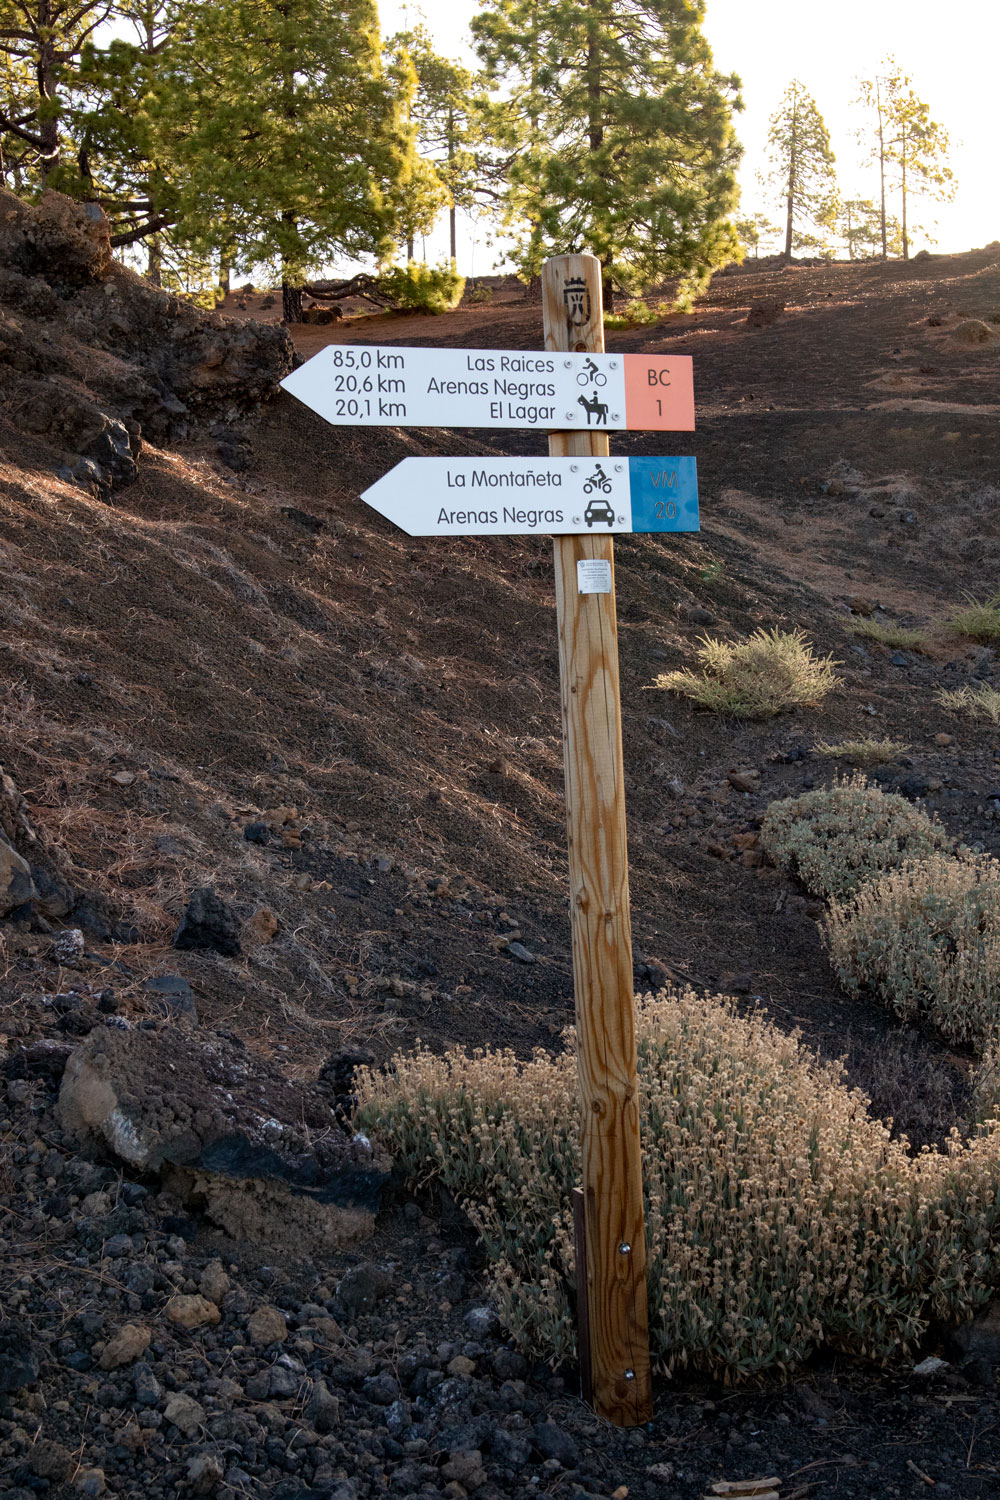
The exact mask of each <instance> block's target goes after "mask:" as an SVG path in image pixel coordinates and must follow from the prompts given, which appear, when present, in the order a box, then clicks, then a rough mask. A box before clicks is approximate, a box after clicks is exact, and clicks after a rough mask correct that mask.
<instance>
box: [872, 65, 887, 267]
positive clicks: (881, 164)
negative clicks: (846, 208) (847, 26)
mask: <svg viewBox="0 0 1000 1500" xmlns="http://www.w3.org/2000/svg"><path fill="white" fill-rule="evenodd" d="M875 87H876V90H877V93H876V98H877V100H878V176H879V186H880V189H881V194H882V201H881V207H880V210H879V212H880V216H881V225H882V259H883V260H888V259H889V244H888V240H887V237H886V230H885V126H884V124H883V123H882V85H881V83H880V82H879V81H878V80H876V84H875Z"/></svg>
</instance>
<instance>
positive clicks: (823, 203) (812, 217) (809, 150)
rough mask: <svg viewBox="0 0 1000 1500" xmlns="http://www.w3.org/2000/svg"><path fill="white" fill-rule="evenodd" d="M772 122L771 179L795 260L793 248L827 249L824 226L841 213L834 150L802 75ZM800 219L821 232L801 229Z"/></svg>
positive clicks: (788, 249) (787, 251)
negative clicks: (778, 197) (780, 201)
mask: <svg viewBox="0 0 1000 1500" xmlns="http://www.w3.org/2000/svg"><path fill="white" fill-rule="evenodd" d="M770 126H771V128H770V131H769V132H768V137H767V144H768V147H769V160H770V163H771V173H770V180H771V183H772V184H773V186H774V187H775V189H776V190H777V191H778V192H779V193H780V195H781V197H782V198H783V199H784V205H785V259H786V260H790V259H791V256H792V250H793V249H796V250H805V249H810V250H811V249H822V248H823V247H824V245H825V243H826V242H825V237H824V231H827V230H829V229H832V227H833V224H834V221H835V218H836V213H837V178H836V173H835V170H834V155H833V151H832V149H831V147H830V135H829V132H828V131H827V128H826V126H825V124H824V123H823V117H822V115H821V114H820V112H819V110H818V109H817V108H816V101H815V100H814V99H813V98H812V96H811V94H809V93H808V92H807V91H806V89H805V87H804V86H803V85H802V84H801V83H800V82H799V80H798V79H797V78H795V79H793V80H792V82H791V83H790V84H789V85H788V87H787V89H786V90H785V93H784V96H783V98H782V100H781V103H780V104H779V106H778V108H777V110H776V112H775V113H774V114H773V115H772V116H771V121H770ZM796 224H798V225H800V226H802V225H806V224H811V225H812V226H813V229H814V230H818V231H819V234H810V233H808V232H807V231H806V230H805V229H804V228H801V227H800V228H796Z"/></svg>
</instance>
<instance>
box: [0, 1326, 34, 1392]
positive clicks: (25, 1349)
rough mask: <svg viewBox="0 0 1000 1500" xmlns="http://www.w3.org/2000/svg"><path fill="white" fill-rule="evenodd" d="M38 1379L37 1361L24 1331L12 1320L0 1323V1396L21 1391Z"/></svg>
mask: <svg viewBox="0 0 1000 1500" xmlns="http://www.w3.org/2000/svg"><path fill="white" fill-rule="evenodd" d="M37 1379H38V1360H37V1359H36V1357H35V1354H34V1351H33V1349H32V1347H31V1340H30V1339H29V1337H28V1334H27V1331H26V1329H24V1328H23V1327H22V1326H21V1324H20V1323H16V1322H15V1321H14V1319H13V1318H7V1319H5V1320H4V1321H3V1322H2V1323H0V1395H4V1396H8V1395H10V1394H11V1393H12V1392H13V1391H23V1390H24V1388H25V1386H28V1385H34V1383H35V1381H36V1380H37Z"/></svg>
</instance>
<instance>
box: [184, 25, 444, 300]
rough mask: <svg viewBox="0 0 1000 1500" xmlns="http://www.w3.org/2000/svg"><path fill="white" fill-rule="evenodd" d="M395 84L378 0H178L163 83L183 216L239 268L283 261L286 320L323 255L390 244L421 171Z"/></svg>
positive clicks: (371, 251)
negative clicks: (386, 63)
mask: <svg viewBox="0 0 1000 1500" xmlns="http://www.w3.org/2000/svg"><path fill="white" fill-rule="evenodd" d="M393 84H394V81H393V80H392V79H390V78H389V77H388V76H387V75H386V73H385V71H384V69H383V65H382V59H381V47H380V39H379V29H378V15H377V12H376V8H375V5H374V4H373V3H372V0H344V3H342V4H337V5H333V4H331V3H330V0H197V3H196V0H182V3H181V12H180V18H179V34H178V37H177V39H176V40H175V42H174V45H173V46H172V48H171V49H170V51H169V53H168V55H167V57H166V58H165V59H164V63H163V65H162V66H161V67H160V68H159V69H158V84H157V88H158V98H157V113H158V125H159V128H160V129H161V131H162V132H163V133H164V135H165V137H167V138H168V139H169V140H170V142H171V149H172V151H173V153H174V154H175V157H176V160H177V162H178V165H179V169H180V171H179V176H180V181H181V202H180V213H181V215H182V217H183V218H184V220H185V223H186V226H187V232H188V235H189V237H190V238H191V239H192V241H193V242H195V243H197V244H201V245H203V246H204V247H205V248H206V249H212V250H215V251H218V252H220V253H222V254H223V255H224V256H225V258H226V259H227V261H228V262H229V263H230V264H231V265H232V266H233V268H234V269H238V270H242V271H252V270H254V269H256V268H257V267H266V268H268V269H269V270H275V271H277V272H278V273H279V274H280V277H281V280H282V284H283V286H284V288H285V291H286V297H285V306H286V316H290V317H293V318H294V317H295V316H296V315H297V313H298V308H299V306H300V302H301V296H300V289H301V287H302V286H303V284H304V282H305V281H306V279H307V276H308V275H309V273H310V271H311V270H312V269H313V268H314V267H315V266H316V265H317V264H319V263H321V262H323V261H324V260H327V259H330V258H332V257H334V256H337V255H346V256H352V257H365V256H374V257H377V258H386V257H388V256H389V254H390V253H391V251H392V247H393V241H394V240H395V239H396V238H397V236H398V229H399V215H400V210H401V205H402V203H403V201H404V199H405V196H406V185H407V182H408V180H409V179H410V178H411V177H412V175H413V174H414V173H415V172H418V171H419V170H420V164H419V162H418V160H417V158H416V154H415V151H414V145H413V136H412V131H411V130H410V128H409V126H408V125H407V123H406V118H405V116H406V108H407V101H406V99H405V98H401V97H400V93H399V91H398V88H395V87H394V86H393ZM299 315H300V314H299Z"/></svg>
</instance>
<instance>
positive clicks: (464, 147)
mask: <svg viewBox="0 0 1000 1500" xmlns="http://www.w3.org/2000/svg"><path fill="white" fill-rule="evenodd" d="M385 51H386V57H387V58H388V60H389V62H390V65H391V66H393V67H396V68H401V69H403V70H404V72H405V71H407V70H409V69H412V75H413V84H412V90H411V94H412V97H411V103H410V108H409V121H410V124H411V126H412V127H413V129H414V131H415V134H416V147H417V151H418V152H419V153H420V157H421V160H422V161H424V162H425V163H427V164H428V165H429V166H430V168H431V177H432V180H433V184H434V187H435V190H436V191H435V200H434V207H435V208H436V207H437V206H438V205H439V204H440V203H441V201H442V197H441V195H442V193H443V199H444V201H445V202H446V203H447V207H448V216H449V230H450V238H451V258H452V260H454V259H455V257H456V253H457V211H458V209H460V208H463V209H471V208H472V207H473V206H474V204H475V201H476V196H475V195H476V186H477V182H478V178H479V171H480V155H479V152H478V150H477V148H481V147H482V146H483V145H484V141H485V137H484V124H483V116H482V112H481V110H480V108H479V105H478V102H477V95H476V80H475V78H474V76H473V74H472V73H470V72H469V70H468V68H465V67H463V66H462V64H461V63H459V62H454V61H452V60H451V59H450V58H447V57H442V56H441V55H440V54H439V53H437V52H435V50H434V45H433V42H432V40H431V37H430V34H429V33H428V31H427V29H426V27H424V26H415V27H413V29H412V30H410V31H401V32H398V33H397V35H396V36H394V37H391V38H390V40H389V41H388V42H387V43H386V49H385ZM407 228H408V229H409V226H407ZM407 238H408V239H409V240H410V242H411V244H412V238H413V235H412V233H408V234H407ZM410 258H411V260H412V258H413V257H412V252H411V255H410Z"/></svg>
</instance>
